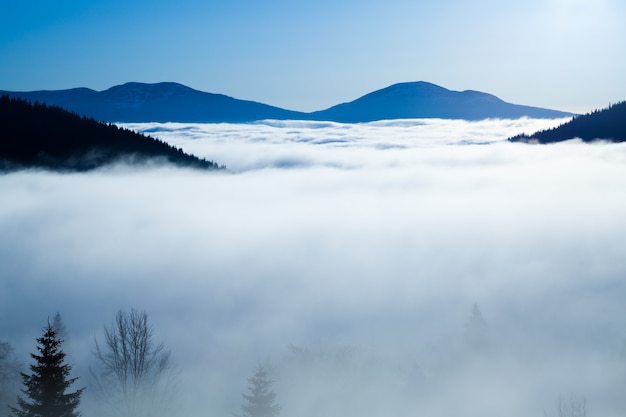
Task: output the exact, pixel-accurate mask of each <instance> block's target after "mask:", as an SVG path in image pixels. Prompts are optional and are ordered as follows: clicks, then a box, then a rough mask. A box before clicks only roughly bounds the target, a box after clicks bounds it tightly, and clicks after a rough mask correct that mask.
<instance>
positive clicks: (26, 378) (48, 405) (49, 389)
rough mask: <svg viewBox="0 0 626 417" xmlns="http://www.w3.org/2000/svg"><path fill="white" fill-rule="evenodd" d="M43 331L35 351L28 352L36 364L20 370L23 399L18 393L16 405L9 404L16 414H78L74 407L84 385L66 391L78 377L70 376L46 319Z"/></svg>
mask: <svg viewBox="0 0 626 417" xmlns="http://www.w3.org/2000/svg"><path fill="white" fill-rule="evenodd" d="M43 330H44V334H43V336H42V337H40V338H38V339H37V343H38V346H37V351H38V352H39V354H35V353H31V355H30V356H31V357H32V358H33V359H34V360H35V362H36V363H35V364H33V365H30V370H31V374H30V375H28V374H26V373H24V372H22V373H21V376H22V382H23V384H24V388H23V389H22V392H23V393H24V394H25V395H26V397H27V398H26V399H24V398H22V397H19V396H18V397H17V407H10V408H11V410H12V411H13V413H14V414H15V417H79V416H80V413H79V412H78V411H77V410H76V409H77V407H78V405H79V403H80V396H81V394H82V392H83V390H84V388H80V389H78V390H76V391H74V392H69V393H68V392H66V391H67V390H68V389H69V388H70V386H71V385H72V384H73V383H74V382H75V381H76V380H77V379H78V378H70V377H69V376H70V371H71V370H72V367H71V365H69V364H67V363H65V353H64V352H63V350H61V345H62V343H63V341H62V340H61V339H59V338H58V336H57V330H56V329H55V327H54V326H53V325H51V324H50V323H49V322H48V325H47V326H46V327H45V328H44V329H43Z"/></svg>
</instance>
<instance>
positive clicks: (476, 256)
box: [0, 119, 626, 417]
mask: <svg viewBox="0 0 626 417" xmlns="http://www.w3.org/2000/svg"><path fill="white" fill-rule="evenodd" d="M561 122H562V120H531V119H520V120H485V121H480V122H465V121H460V120H452V121H450V120H448V121H444V120H436V119H433V120H399V121H386V122H373V123H365V124H340V123H328V122H302V121H266V122H259V123H251V124H245V125H235V124H215V125H211V124H192V125H184V124H177V123H167V124H132V125H131V124H129V125H126V126H127V127H129V128H132V129H134V130H138V131H142V132H146V133H149V134H151V135H154V136H156V137H158V138H160V139H163V140H165V141H167V142H168V143H170V144H173V145H175V146H180V147H182V148H183V149H184V150H186V151H188V152H192V153H194V154H197V155H200V156H206V157H207V158H210V159H215V160H216V161H218V162H219V163H220V164H226V165H227V166H228V167H229V168H230V169H231V172H230V173H213V172H209V173H207V172H198V171H192V170H188V169H176V168H173V167H168V166H158V165H154V166H147V167H143V168H131V167H127V166H124V165H120V166H114V167H108V168H105V169H102V170H98V171H95V172H90V173H83V174H54V173H46V172H41V171H22V172H15V173H11V174H5V175H2V176H0V195H2V201H3V203H2V205H0V231H2V233H1V235H2V239H0V276H1V277H2V291H0V338H1V340H6V341H8V342H10V343H11V344H12V346H14V347H15V349H16V354H17V355H18V357H19V359H20V360H21V361H23V363H29V358H28V353H29V352H32V351H33V349H34V347H35V344H34V341H35V338H37V337H38V336H39V335H40V332H41V328H42V326H44V325H45V322H46V318H47V317H52V316H53V315H54V314H55V312H57V311H58V312H60V314H61V316H62V317H63V319H64V322H65V324H66V327H67V332H68V334H69V337H68V339H69V341H68V343H67V345H66V346H67V353H68V360H69V361H70V362H71V363H72V364H73V365H74V372H75V375H76V376H78V377H79V378H80V379H79V383H78V386H85V385H86V386H88V387H89V384H90V379H89V372H88V367H89V366H91V364H93V356H92V353H91V352H92V351H93V349H94V339H97V340H100V341H101V340H102V337H103V326H104V325H109V324H110V323H111V322H112V320H113V317H114V315H115V313H116V312H117V311H118V310H119V309H125V310H128V309H130V308H136V309H139V310H145V311H146V313H147V314H148V316H149V318H150V322H151V324H152V325H153V328H154V337H155V340H156V341H161V342H163V343H164V345H165V346H166V348H167V349H170V350H171V351H172V359H173V361H174V362H175V364H176V365H177V367H178V369H179V384H180V385H179V386H180V392H179V395H178V401H179V402H177V403H175V404H177V409H176V410H175V411H176V412H174V413H173V412H170V411H168V410H166V409H163V410H161V411H162V413H154V414H151V415H154V416H157V417H161V416H163V417H165V416H171V415H180V416H188V417H196V416H206V415H232V414H236V413H237V412H238V411H239V405H240V404H241V402H242V397H241V393H242V392H245V390H246V386H247V384H246V379H247V378H248V377H249V376H251V373H252V372H253V370H254V369H255V368H256V367H257V366H258V364H260V363H261V364H266V365H267V366H268V368H269V369H270V370H271V376H272V378H273V379H274V380H275V385H274V387H275V391H276V394H277V401H278V403H279V404H280V405H281V406H282V409H283V411H282V414H281V415H283V416H299V417H331V416H336V415H350V414H357V415H360V416H363V417H384V416H388V415H390V414H393V415H398V416H413V415H429V416H434V417H438V416H450V415H461V414H462V415H468V416H474V415H476V416H486V417H491V416H494V417H495V416H502V415H507V416H512V417H522V416H530V415H533V416H544V415H545V416H556V415H558V414H557V413H556V410H555V406H556V403H557V401H558V399H559V398H562V399H563V398H564V399H566V400H567V399H568V398H570V396H574V398H584V399H586V401H587V406H588V410H589V415H601V416H607V417H617V416H623V415H624V410H626V403H625V402H624V395H623V392H624V389H626V362H625V359H624V355H623V349H624V342H625V341H626V314H624V308H625V307H624V299H625V298H626V281H625V280H624V276H625V274H626V259H625V258H624V256H623V248H624V247H625V246H626V199H625V198H624V190H625V189H626V144H623V143H622V144H609V143H593V144H585V143H582V142H580V141H576V140H573V141H568V142H565V143H560V144H555V145H550V146H532V145H526V144H520V143H508V142H507V141H506V138H507V137H509V136H511V135H514V134H516V133H521V132H526V133H531V132H534V131H535V130H537V129H542V128H547V127H550V126H554V125H556V124H558V123H561ZM474 305H477V306H478V307H479V308H480V311H481V312H482V315H483V317H484V320H485V322H486V324H487V329H488V332H487V335H488V337H487V340H488V342H489V343H488V344H487V346H489V348H488V349H486V350H482V351H474V350H471V349H469V346H468V345H467V344H466V342H465V341H466V340H467V339H466V337H465V335H466V332H467V329H468V326H467V323H468V319H469V317H470V313H471V312H472V309H473V306H474ZM290 346H291V347H290ZM92 401H93V397H92V396H91V390H90V389H89V388H88V389H87V391H85V401H84V402H83V403H82V404H81V411H83V413H84V415H97V414H95V413H93V412H92V411H93V408H91V407H92V406H93V402H92ZM105 417H106V415H105Z"/></svg>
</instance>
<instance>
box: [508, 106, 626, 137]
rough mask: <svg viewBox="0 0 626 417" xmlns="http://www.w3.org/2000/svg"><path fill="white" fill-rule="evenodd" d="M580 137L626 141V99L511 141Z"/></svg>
mask: <svg viewBox="0 0 626 417" xmlns="http://www.w3.org/2000/svg"><path fill="white" fill-rule="evenodd" d="M574 138H579V139H582V140H583V141H585V142H591V141H593V140H607V141H610V142H624V141H626V101H622V102H621V103H618V104H615V105H612V106H609V107H608V108H606V109H604V110H596V111H595V112H593V113H588V114H585V115H583V116H578V117H575V118H574V119H572V120H571V121H569V122H567V123H564V124H562V125H560V126H558V127H555V128H554V129H549V130H542V131H539V132H536V133H534V134H532V135H530V136H528V135H518V136H515V137H512V138H509V141H511V142H526V143H554V142H561V141H564V140H568V139H574Z"/></svg>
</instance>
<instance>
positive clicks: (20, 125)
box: [0, 95, 224, 171]
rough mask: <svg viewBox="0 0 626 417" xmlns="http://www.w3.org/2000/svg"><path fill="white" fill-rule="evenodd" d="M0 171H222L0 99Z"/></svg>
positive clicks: (152, 143) (158, 145)
mask: <svg viewBox="0 0 626 417" xmlns="http://www.w3.org/2000/svg"><path fill="white" fill-rule="evenodd" d="M0 126H1V128H2V136H1V137H0V171H3V170H4V171H7V170H15V169H23V168H43V169H49V170H55V171H87V170H91V169H95V168H99V167H102V166H104V165H107V164H111V163H115V162H118V161H120V160H121V161H124V162H131V163H143V162H148V161H154V160H156V161H159V160H161V161H164V162H167V163H170V164H174V165H178V166H183V167H189V168H198V169H208V170H213V169H222V168H224V167H222V166H219V165H218V164H217V163H215V162H213V161H208V160H206V159H201V158H198V157H196V156H193V155H189V154H186V153H185V152H183V151H182V150H181V149H179V148H176V147H174V146H171V145H169V144H167V143H165V142H163V141H161V140H158V139H155V138H152V137H150V136H145V135H143V134H140V133H137V132H134V131H132V130H129V129H125V128H121V127H119V126H117V125H114V124H107V123H102V122H98V121H96V120H95V119H93V118H88V117H86V116H82V117H80V116H79V115H77V114H75V113H71V112H69V111H67V110H64V109H62V108H60V107H57V106H48V105H46V104H45V103H42V104H40V103H38V102H35V103H30V102H28V101H25V100H22V99H18V98H9V96H8V95H3V96H2V97H0Z"/></svg>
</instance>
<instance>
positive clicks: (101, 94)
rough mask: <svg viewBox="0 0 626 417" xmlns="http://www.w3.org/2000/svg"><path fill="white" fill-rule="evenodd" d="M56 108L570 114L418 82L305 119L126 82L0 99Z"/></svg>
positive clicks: (138, 115)
mask: <svg viewBox="0 0 626 417" xmlns="http://www.w3.org/2000/svg"><path fill="white" fill-rule="evenodd" d="M2 94H7V95H9V96H10V97H17V98H22V99H25V100H29V101H31V102H35V101H38V102H40V103H47V104H49V105H56V106H59V107H62V108H65V109H67V110H69V111H72V112H75V113H77V114H79V115H86V116H88V117H92V118H94V119H97V120H100V121H105V122H183V123H219V122H229V123H241V122H252V121H257V120H264V119H276V120H290V119H292V120H323V121H333V122H346V123H362V122H370V121H376V120H386V119H413V118H442V119H465V120H481V119H487V118H520V117H524V116H527V117H533V118H561V117H568V116H573V114H572V113H567V112H561V111H557V110H550V109H542V108H538V107H530V106H521V105H516V104H511V103H507V102H505V101H503V100H501V99H499V98H498V97H496V96H494V95H491V94H487V93H482V92H479V91H472V90H467V91H461V92H459V91H451V90H448V89H445V88H443V87H440V86H437V85H435V84H431V83H427V82H424V81H417V82H408V83H399V84H394V85H392V86H389V87H387V88H383V89H381V90H377V91H374V92H371V93H369V94H366V95H364V96H362V97H360V98H357V99H356V100H354V101H351V102H348V103H342V104H338V105H336V106H332V107H330V108H328V109H325V110H320V111H315V112H310V113H305V112H298V111H292V110H286V109H282V108H279V107H275V106H270V105H267V104H263V103H258V102H255V101H247V100H240V99H236V98H233V97H229V96H226V95H223V94H214V93H206V92H202V91H199V90H194V89H192V88H189V87H187V86H184V85H182V84H178V83H172V82H163V83H156V84H145V83H136V82H129V83H126V84H122V85H117V86H114V87H111V88H109V89H107V90H103V91H95V90H91V89H88V88H73V89H69V90H51V91H47V90H41V91H29V92H15V91H2V90H0V95H2Z"/></svg>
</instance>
